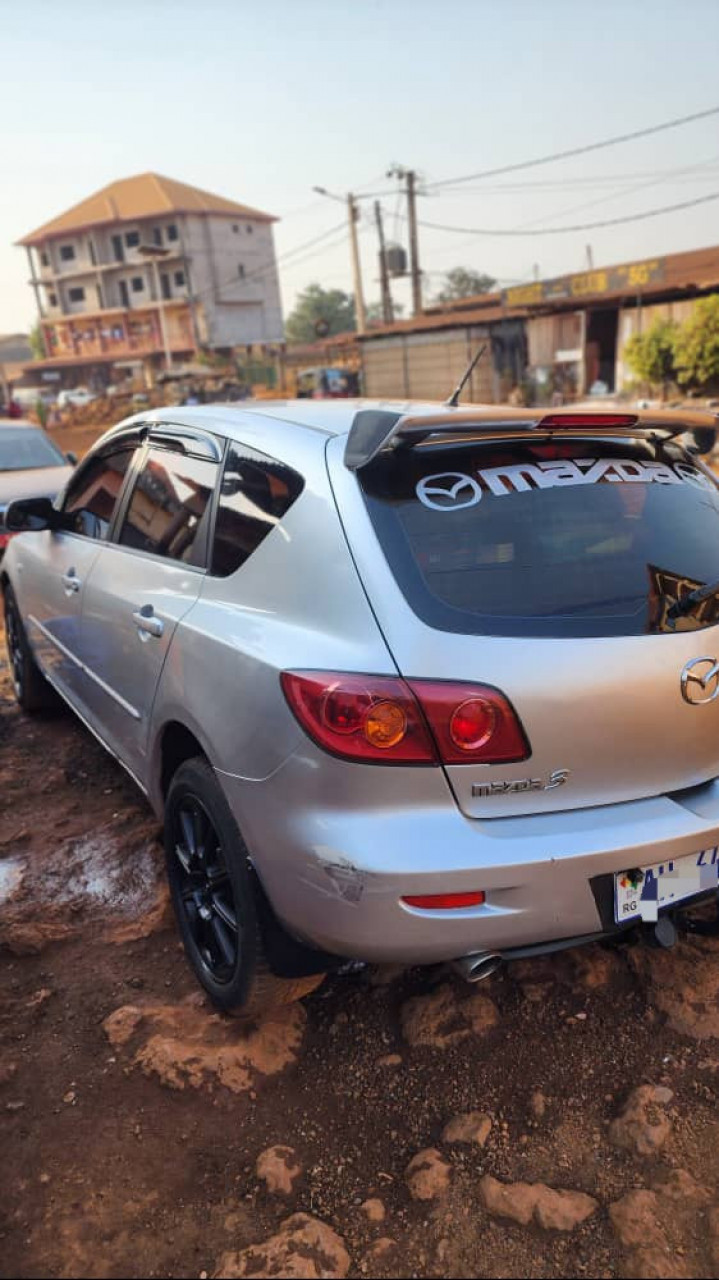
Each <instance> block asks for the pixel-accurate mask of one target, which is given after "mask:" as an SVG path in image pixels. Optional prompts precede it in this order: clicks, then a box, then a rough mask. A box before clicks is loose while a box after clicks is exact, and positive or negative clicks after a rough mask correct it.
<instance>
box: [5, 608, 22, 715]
mask: <svg viewBox="0 0 719 1280" xmlns="http://www.w3.org/2000/svg"><path fill="white" fill-rule="evenodd" d="M21 625H22V624H21V622H20V619H19V617H18V613H17V609H16V608H15V602H14V600H13V598H12V596H11V595H10V594H9V593H8V594H7V595H6V596H5V639H6V643H7V652H8V658H9V659H10V668H11V671H12V681H13V685H14V688H15V697H16V698H17V700H18V702H22V696H23V684H24V679H23V677H24V666H25V655H24V652H23V646H22V631H21V629H20V628H21Z"/></svg>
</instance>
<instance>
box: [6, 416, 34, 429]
mask: <svg viewBox="0 0 719 1280" xmlns="http://www.w3.org/2000/svg"><path fill="white" fill-rule="evenodd" d="M3 427H30V428H31V429H32V430H33V431H40V430H41V428H40V427H39V426H38V424H37V423H36V422H28V420H27V418H0V430H2V428H3Z"/></svg>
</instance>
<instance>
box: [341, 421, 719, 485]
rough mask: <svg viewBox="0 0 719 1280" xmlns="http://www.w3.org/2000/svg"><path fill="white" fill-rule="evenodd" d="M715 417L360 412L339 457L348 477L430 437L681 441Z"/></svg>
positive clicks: (712, 426) (710, 425)
mask: <svg viewBox="0 0 719 1280" xmlns="http://www.w3.org/2000/svg"><path fill="white" fill-rule="evenodd" d="M718 426H719V414H717V413H714V412H712V411H711V410H697V409H691V410H681V409H675V410H671V409H651V410H646V409H638V410H629V411H627V412H622V411H621V410H620V409H614V410H601V409H587V410H584V409H575V408H572V407H571V406H567V407H566V408H561V409H546V408H545V409H511V408H508V407H507V406H499V407H497V408H492V407H491V406H488V407H483V408H477V409H467V408H462V409H453V408H451V407H449V406H442V407H441V408H439V407H438V409H437V411H436V412H433V411H432V410H429V411H427V410H424V411H421V410H420V411H419V412H416V413H412V412H408V413H401V412H398V411H397V410H396V409H359V410H358V412H357V413H356V414H355V416H354V419H353V421H352V426H351V427H350V430H349V435H348V437H347V444H346V446H345V452H344V463H345V466H346V467H347V468H348V470H350V471H360V470H361V469H362V468H363V467H366V466H368V465H369V463H370V462H372V460H373V459H374V458H376V457H377V455H378V453H381V452H382V450H383V449H396V448H398V447H399V446H400V445H405V444H406V445H411V444H418V443H420V442H421V441H422V440H426V439H427V438H428V437H429V436H432V435H439V434H443V433H445V434H455V433H460V432H465V431H467V432H484V431H486V432H488V433H492V434H500V435H501V434H503V433H504V432H506V433H507V434H509V435H514V434H516V433H519V434H523V433H524V432H525V431H526V432H537V433H538V434H540V435H543V436H544V435H553V434H554V433H555V432H556V431H567V432H571V433H572V434H573V435H580V436H581V435H588V436H597V435H603V436H619V435H629V436H637V435H640V434H644V433H649V434H661V436H662V437H663V438H665V439H670V438H671V437H672V436H678V435H683V434H684V432H685V431H691V430H694V429H696V428H698V427H703V428H707V427H708V428H710V429H713V430H716V429H717V427H718Z"/></svg>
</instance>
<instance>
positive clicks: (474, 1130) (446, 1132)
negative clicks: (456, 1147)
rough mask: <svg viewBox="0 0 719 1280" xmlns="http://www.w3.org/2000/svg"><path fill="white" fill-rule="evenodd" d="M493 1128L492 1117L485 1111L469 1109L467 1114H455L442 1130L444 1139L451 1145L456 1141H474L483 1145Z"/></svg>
mask: <svg viewBox="0 0 719 1280" xmlns="http://www.w3.org/2000/svg"><path fill="white" fill-rule="evenodd" d="M491 1130H492V1120H491V1117H490V1116H488V1115H487V1113H486V1112H485V1111H468V1112H467V1113H466V1114H465V1115H462V1116H455V1117H454V1119H453V1120H450V1121H449V1124H446V1125H445V1126H444V1129H443V1130H442V1141H443V1142H446V1143H448V1144H449V1145H451V1144H453V1143H455V1142H474V1143H476V1144H477V1146H479V1147H483V1146H484V1145H485V1143H486V1141H487V1138H488V1137H489V1135H490V1132H491Z"/></svg>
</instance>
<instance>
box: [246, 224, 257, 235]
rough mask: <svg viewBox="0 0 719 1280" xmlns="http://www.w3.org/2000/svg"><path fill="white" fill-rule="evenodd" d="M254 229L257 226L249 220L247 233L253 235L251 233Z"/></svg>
mask: <svg viewBox="0 0 719 1280" xmlns="http://www.w3.org/2000/svg"><path fill="white" fill-rule="evenodd" d="M254 229H255V228H254V227H253V225H252V223H251V222H248V223H247V234H248V236H251V235H252V233H253V231H254Z"/></svg>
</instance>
